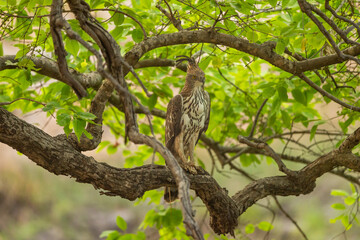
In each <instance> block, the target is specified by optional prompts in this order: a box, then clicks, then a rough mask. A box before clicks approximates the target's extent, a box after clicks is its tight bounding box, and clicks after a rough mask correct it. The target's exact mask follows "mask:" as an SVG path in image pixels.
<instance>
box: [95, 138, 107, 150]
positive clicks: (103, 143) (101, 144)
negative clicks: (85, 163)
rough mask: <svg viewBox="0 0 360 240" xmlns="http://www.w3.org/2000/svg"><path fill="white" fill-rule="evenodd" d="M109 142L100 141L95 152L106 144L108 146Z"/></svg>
mask: <svg viewBox="0 0 360 240" xmlns="http://www.w3.org/2000/svg"><path fill="white" fill-rule="evenodd" d="M109 144H110V141H107V140H106V141H102V142H101V143H100V144H99V146H98V147H97V149H96V152H100V151H101V150H103V149H104V148H105V147H106V146H108V145H109Z"/></svg>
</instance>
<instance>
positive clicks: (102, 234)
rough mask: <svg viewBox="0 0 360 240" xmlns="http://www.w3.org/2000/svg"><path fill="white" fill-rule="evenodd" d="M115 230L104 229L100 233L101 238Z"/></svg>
mask: <svg viewBox="0 0 360 240" xmlns="http://www.w3.org/2000/svg"><path fill="white" fill-rule="evenodd" d="M113 232H116V231H115V230H106V231H103V232H102V233H101V234H100V236H99V237H100V238H105V237H108V236H109V235H110V234H111V233H113Z"/></svg>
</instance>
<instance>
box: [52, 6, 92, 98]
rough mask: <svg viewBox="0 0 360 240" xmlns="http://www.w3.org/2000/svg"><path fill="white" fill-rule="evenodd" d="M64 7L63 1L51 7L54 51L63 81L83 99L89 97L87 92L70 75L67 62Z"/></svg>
mask: <svg viewBox="0 0 360 240" xmlns="http://www.w3.org/2000/svg"><path fill="white" fill-rule="evenodd" d="M62 5H63V2H62V0H54V1H53V3H52V5H51V14H50V31H51V35H52V39H53V43H54V51H55V54H56V55H57V57H58V59H57V63H58V67H59V72H60V75H61V78H62V80H63V81H64V82H65V83H67V84H68V85H70V86H71V87H72V88H73V89H74V91H75V93H76V95H77V96H78V97H79V98H82V97H85V96H87V92H86V90H85V88H84V87H83V86H82V85H81V84H80V83H79V82H78V81H76V80H75V79H74V78H73V76H72V75H71V74H70V72H69V68H68V65H67V61H66V51H65V47H64V42H63V40H62V36H61V30H60V28H61V22H62V20H63V17H62Z"/></svg>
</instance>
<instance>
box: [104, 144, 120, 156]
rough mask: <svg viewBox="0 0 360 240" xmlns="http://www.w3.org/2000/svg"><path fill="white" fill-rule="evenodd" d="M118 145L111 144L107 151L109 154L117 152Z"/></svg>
mask: <svg viewBox="0 0 360 240" xmlns="http://www.w3.org/2000/svg"><path fill="white" fill-rule="evenodd" d="M117 149H118V148H117V145H113V144H111V145H109V146H108V148H107V149H106V152H107V153H108V154H109V155H112V154H115V153H116V152H117Z"/></svg>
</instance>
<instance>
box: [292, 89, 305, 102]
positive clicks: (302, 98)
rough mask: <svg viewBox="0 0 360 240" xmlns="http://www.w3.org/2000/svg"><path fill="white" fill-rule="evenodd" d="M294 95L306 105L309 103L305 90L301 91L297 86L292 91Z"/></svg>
mask: <svg viewBox="0 0 360 240" xmlns="http://www.w3.org/2000/svg"><path fill="white" fill-rule="evenodd" d="M291 94H292V96H293V97H294V99H295V101H297V102H299V103H301V104H303V105H304V106H306V105H307V101H306V97H305V95H304V93H303V92H301V91H300V90H299V89H297V88H295V89H294V90H292V91H291Z"/></svg>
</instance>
